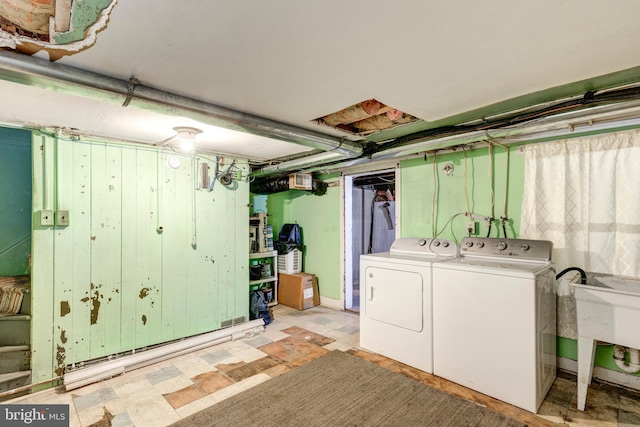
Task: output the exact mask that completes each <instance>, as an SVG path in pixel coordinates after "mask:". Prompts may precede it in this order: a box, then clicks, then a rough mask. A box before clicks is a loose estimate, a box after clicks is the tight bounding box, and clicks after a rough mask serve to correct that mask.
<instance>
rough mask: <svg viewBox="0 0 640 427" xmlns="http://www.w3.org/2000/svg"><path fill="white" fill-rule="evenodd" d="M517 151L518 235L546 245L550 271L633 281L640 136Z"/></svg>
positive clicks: (639, 215) (638, 260)
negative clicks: (521, 169)
mask: <svg viewBox="0 0 640 427" xmlns="http://www.w3.org/2000/svg"><path fill="white" fill-rule="evenodd" d="M523 150H524V152H525V175H524V196H523V203H522V224H521V228H520V235H521V236H522V238H530V239H544V240H551V241H552V242H553V246H554V252H553V262H554V264H555V265H556V270H557V271H560V270H561V269H564V268H566V267H570V266H576V267H580V268H583V269H585V270H586V271H592V272H599V273H610V274H619V275H625V276H640V131H629V132H619V133H610V134H604V135H598V136H593V137H589V138H577V139H569V140H563V141H556V142H552V143H543V144H531V145H528V146H525V147H523Z"/></svg>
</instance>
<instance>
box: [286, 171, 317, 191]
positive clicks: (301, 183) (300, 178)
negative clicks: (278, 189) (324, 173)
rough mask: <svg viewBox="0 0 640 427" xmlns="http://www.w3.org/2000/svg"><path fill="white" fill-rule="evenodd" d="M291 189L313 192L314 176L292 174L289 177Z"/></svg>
mask: <svg viewBox="0 0 640 427" xmlns="http://www.w3.org/2000/svg"><path fill="white" fill-rule="evenodd" d="M289 189H291V190H311V189H313V176H311V174H306V173H292V174H291V175H289Z"/></svg>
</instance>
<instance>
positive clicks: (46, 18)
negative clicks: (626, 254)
mask: <svg viewBox="0 0 640 427" xmlns="http://www.w3.org/2000/svg"><path fill="white" fill-rule="evenodd" d="M116 3H117V0H92V1H79V0H38V1H33V0H3V1H2V2H0V49H5V50H7V49H8V50H15V51H18V52H21V53H25V54H28V55H33V54H35V53H37V52H40V51H45V52H47V53H48V54H49V59H50V60H51V61H55V60H57V59H60V58H62V57H63V56H66V55H72V54H74V53H77V52H80V51H82V50H85V49H87V48H89V47H91V46H93V45H94V44H95V42H96V35H97V33H98V32H99V31H102V30H103V29H104V28H106V26H107V23H108V22H109V15H110V14H111V11H112V10H113V8H114V6H115V5H116Z"/></svg>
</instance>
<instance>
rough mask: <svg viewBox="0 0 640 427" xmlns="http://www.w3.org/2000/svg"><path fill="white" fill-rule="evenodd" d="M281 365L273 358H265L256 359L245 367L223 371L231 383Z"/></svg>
mask: <svg viewBox="0 0 640 427" xmlns="http://www.w3.org/2000/svg"><path fill="white" fill-rule="evenodd" d="M281 363H282V361H281V360H279V359H276V358H275V357H272V356H266V357H263V358H262V359H258V360H256V361H253V362H250V363H247V364H245V365H242V366H238V367H237V368H235V369H231V370H228V371H224V374H225V375H226V376H227V377H229V378H231V379H232V380H233V381H235V382H239V381H242V380H244V379H246V378H249V377H252V376H254V375H256V374H259V373H261V372H264V371H266V370H267V369H270V368H273V367H274V366H277V365H280V364H281Z"/></svg>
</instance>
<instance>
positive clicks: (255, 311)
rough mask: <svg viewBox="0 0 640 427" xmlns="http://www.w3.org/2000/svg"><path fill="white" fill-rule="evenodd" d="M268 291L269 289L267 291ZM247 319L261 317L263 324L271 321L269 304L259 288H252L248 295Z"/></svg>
mask: <svg viewBox="0 0 640 427" xmlns="http://www.w3.org/2000/svg"><path fill="white" fill-rule="evenodd" d="M268 292H269V293H270V292H271V291H268ZM249 319H250V320H255V319H262V320H264V324H265V326H266V325H268V324H269V323H271V322H272V319H271V313H269V306H268V305H267V299H266V298H265V292H264V291H261V290H253V291H251V294H250V295H249Z"/></svg>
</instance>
